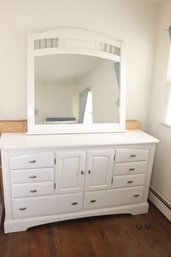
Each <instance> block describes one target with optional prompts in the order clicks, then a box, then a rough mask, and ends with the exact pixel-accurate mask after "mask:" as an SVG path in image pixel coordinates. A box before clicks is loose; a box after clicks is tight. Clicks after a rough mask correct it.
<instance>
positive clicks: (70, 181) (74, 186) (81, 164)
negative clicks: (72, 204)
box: [56, 150, 85, 193]
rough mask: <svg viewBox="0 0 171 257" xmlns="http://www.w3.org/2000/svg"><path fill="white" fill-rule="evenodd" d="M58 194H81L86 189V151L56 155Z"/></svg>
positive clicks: (65, 152) (58, 153) (64, 152)
mask: <svg viewBox="0 0 171 257" xmlns="http://www.w3.org/2000/svg"><path fill="white" fill-rule="evenodd" d="M56 160H57V168H56V169H57V170H56V185H57V193H71V192H72V193H73V192H81V191H83V189H84V174H85V151H84V150H72V151H71V150H70V151H63V152H57V153H56Z"/></svg>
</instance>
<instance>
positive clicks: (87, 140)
mask: <svg viewBox="0 0 171 257" xmlns="http://www.w3.org/2000/svg"><path fill="white" fill-rule="evenodd" d="M158 142H159V140H158V139H156V138H154V137H152V136H150V135H148V134H146V133H145V132H143V131H140V130H132V131H131V130H129V131H127V132H124V133H96V134H73V135H27V134H25V133H4V134H2V136H1V138H0V146H1V148H5V149H23V148H25V149H28V148H33V149H34V148H38V147H39V148H42V147H43V148H44V147H45V148H47V147H57V148H61V147H63V148H65V147H89V146H95V147H97V146H101V147H102V146H113V145H115V146H122V145H124V146H125V145H130V144H133V145H139V144H142V148H143V144H150V143H152V144H156V143H158Z"/></svg>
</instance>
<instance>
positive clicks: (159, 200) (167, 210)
mask: <svg viewBox="0 0 171 257" xmlns="http://www.w3.org/2000/svg"><path fill="white" fill-rule="evenodd" d="M149 199H150V201H151V202H152V203H153V204H154V205H155V206H156V207H157V208H158V209H159V210H160V211H161V212H162V213H163V215H164V216H165V217H166V218H167V219H168V220H169V221H171V204H170V203H169V202H168V200H167V199H166V198H165V197H163V196H162V195H161V194H160V193H159V192H158V191H157V190H156V189H155V188H153V187H152V186H151V187H150V193H149Z"/></svg>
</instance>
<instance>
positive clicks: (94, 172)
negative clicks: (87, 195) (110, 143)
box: [85, 149, 114, 191]
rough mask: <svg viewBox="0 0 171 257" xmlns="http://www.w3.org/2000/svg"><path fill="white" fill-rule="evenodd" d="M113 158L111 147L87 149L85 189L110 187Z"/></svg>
mask: <svg viewBox="0 0 171 257" xmlns="http://www.w3.org/2000/svg"><path fill="white" fill-rule="evenodd" d="M113 158H114V150H113V149H107V150H106V149H104V150H88V151H87V167H86V180H85V189H86V191H91V190H101V189H108V188H111V179H112V171H113Z"/></svg>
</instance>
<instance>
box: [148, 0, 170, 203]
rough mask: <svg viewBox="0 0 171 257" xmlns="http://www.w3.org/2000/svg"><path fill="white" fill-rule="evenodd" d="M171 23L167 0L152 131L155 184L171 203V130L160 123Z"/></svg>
mask: <svg viewBox="0 0 171 257" xmlns="http://www.w3.org/2000/svg"><path fill="white" fill-rule="evenodd" d="M170 25H171V2H170V0H168V1H167V0H166V1H165V2H163V3H162V6H161V10H160V15H159V26H158V35H157V40H156V41H157V49H156V54H155V56H156V58H155V66H154V80H153V87H152V94H151V111H150V115H149V132H150V134H152V135H154V136H156V137H157V138H158V139H159V140H160V143H159V144H158V146H157V151H156V158H155V164H154V171H153V176H152V185H153V187H155V189H156V190H157V191H158V192H159V193H161V194H162V195H163V196H164V197H165V198H166V199H169V200H170V203H171V154H170V153H171V129H167V128H165V127H163V126H161V125H160V124H161V122H162V121H163V118H164V107H165V93H166V91H165V89H166V87H165V86H166V76H167V65H168V54H169V47H170V39H169V35H168V32H167V31H166V30H167V29H168V27H169V26H170Z"/></svg>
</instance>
